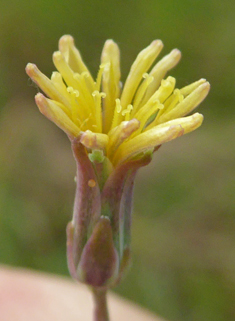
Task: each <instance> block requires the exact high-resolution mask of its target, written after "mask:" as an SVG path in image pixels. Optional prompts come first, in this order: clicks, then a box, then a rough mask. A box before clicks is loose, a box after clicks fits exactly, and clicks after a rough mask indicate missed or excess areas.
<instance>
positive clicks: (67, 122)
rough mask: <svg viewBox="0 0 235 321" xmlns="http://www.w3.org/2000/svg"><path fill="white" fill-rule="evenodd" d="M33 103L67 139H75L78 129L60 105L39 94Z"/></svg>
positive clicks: (78, 132)
mask: <svg viewBox="0 0 235 321" xmlns="http://www.w3.org/2000/svg"><path fill="white" fill-rule="evenodd" d="M35 101H36V104H37V106H38V108H39V110H40V112H41V113H42V114H43V115H44V116H46V117H47V118H48V119H50V120H51V121H52V122H53V123H55V124H56V125H57V126H58V127H60V128H61V129H62V130H63V131H64V132H65V133H66V134H67V135H68V136H69V137H71V138H75V137H77V136H78V135H79V134H80V129H79V128H78V127H77V126H76V125H75V124H74V123H73V122H72V120H71V119H70V118H69V117H68V115H67V114H66V113H65V112H64V111H63V110H62V108H63V107H62V106H61V104H60V103H58V102H55V101H53V100H50V99H47V98H46V97H45V96H43V95H42V94H40V93H39V94H37V95H36V96H35Z"/></svg>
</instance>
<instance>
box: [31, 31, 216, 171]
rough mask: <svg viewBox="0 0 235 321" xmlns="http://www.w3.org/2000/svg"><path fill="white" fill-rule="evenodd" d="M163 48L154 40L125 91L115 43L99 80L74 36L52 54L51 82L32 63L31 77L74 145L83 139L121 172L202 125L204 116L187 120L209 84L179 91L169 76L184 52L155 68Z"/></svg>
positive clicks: (44, 106)
mask: <svg viewBox="0 0 235 321" xmlns="http://www.w3.org/2000/svg"><path fill="white" fill-rule="evenodd" d="M162 48H163V44H162V42H161V40H155V41H153V42H152V43H151V44H150V45H149V46H148V47H147V48H145V49H144V50H142V51H141V52H140V53H139V54H138V56H137V58H136V60H135V61H134V63H133V65H132V66H131V69H130V72H129V75H128V77H127V79H126V82H125V84H124V86H123V87H122V83H121V82H120V53H119V48H118V46H117V44H116V43H115V42H114V41H112V40H107V41H106V42H105V45H104V48H103V51H102V55H101V64H100V68H99V71H98V74H97V78H96V79H95V80H94V79H93V78H92V76H91V74H90V72H89V70H88V69H87V67H86V65H85V64H84V62H83V60H82V58H81V55H80V53H79V51H78V50H77V48H76V47H75V45H74V40H73V38H72V37H71V36H69V35H65V36H63V37H62V38H61V39H60V41H59V51H57V52H55V53H54V54H53V62H54V64H55V66H56V68H57V70H58V72H53V73H52V76H51V79H49V78H47V77H46V76H45V75H44V74H42V73H41V72H40V71H39V69H38V68H37V67H36V66H35V65H34V64H31V63H30V64H28V65H27V67H26V72H27V74H28V75H29V76H30V78H32V80H33V81H34V82H35V83H36V84H37V85H38V86H39V87H40V88H41V89H42V90H43V91H44V93H45V94H46V95H47V96H48V97H49V98H46V97H45V96H43V95H42V94H41V93H39V94H37V95H36V97H35V100H36V103H37V105H38V107H39V109H40V111H41V112H42V113H43V114H44V115H45V116H46V117H47V118H49V119H50V120H51V121H53V122H54V123H55V124H56V125H57V126H59V127H60V128H61V129H62V130H64V131H65V133H66V134H67V135H68V136H69V138H70V139H71V140H73V139H74V138H78V139H79V141H80V142H81V143H82V144H83V145H84V146H85V147H86V148H87V150H88V151H96V150H101V151H102V153H103V154H104V155H105V156H107V157H108V159H109V160H110V161H111V163H112V164H113V166H114V167H116V166H117V165H119V164H122V163H124V162H126V161H129V160H132V159H136V158H139V157H140V158H141V155H144V154H145V153H146V152H147V151H149V150H150V151H151V150H152V151H153V150H154V149H156V148H157V147H158V146H159V145H161V144H162V143H164V142H167V141H170V140H172V139H174V138H176V137H179V136H181V135H183V134H186V133H188V132H191V131H193V130H194V129H196V128H197V127H199V126H200V125H201V123H202V121H203V116H202V115H201V114H199V113H195V114H193V115H191V116H187V117H184V116H185V115H187V114H189V113H190V112H191V111H192V110H193V109H194V108H195V107H197V106H198V105H199V104H200V103H201V102H202V101H203V99H204V98H205V97H206V96H207V94H208V92H209V89H210V84H209V83H208V82H207V81H206V80H205V79H200V80H198V81H196V82H194V83H192V84H191V85H188V86H186V87H184V88H181V89H177V88H175V85H176V80H175V78H173V77H171V76H169V77H167V78H165V79H164V77H165V75H166V73H167V72H168V71H169V70H170V69H172V68H173V67H174V66H175V65H176V64H177V63H178V61H179V60H180V57H181V54H180V51H179V50H177V49H174V50H172V51H171V52H170V53H169V54H168V55H167V56H165V57H163V58H162V59H161V60H160V61H158V62H157V64H156V65H154V66H153V67H152V69H150V68H151V66H152V65H153V63H154V61H155V59H156V58H157V56H158V55H159V53H160V52H161V50H162Z"/></svg>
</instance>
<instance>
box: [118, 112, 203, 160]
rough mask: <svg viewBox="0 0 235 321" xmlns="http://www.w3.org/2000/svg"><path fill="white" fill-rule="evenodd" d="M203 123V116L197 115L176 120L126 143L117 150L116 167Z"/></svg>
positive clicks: (156, 127)
mask: <svg viewBox="0 0 235 321" xmlns="http://www.w3.org/2000/svg"><path fill="white" fill-rule="evenodd" d="M202 121H203V116H202V115H201V114H198V113H196V114H194V115H192V116H188V117H184V118H179V119H174V120H172V121H169V122H167V123H164V124H161V125H158V126H155V127H153V128H152V129H150V130H147V131H145V132H143V133H141V134H140V135H138V136H135V137H134V138H132V139H130V140H128V141H127V142H124V143H123V144H122V145H121V146H120V147H119V149H118V150H117V152H116V154H115V156H114V160H113V163H114V165H115V166H116V165H117V164H119V163H123V162H125V161H127V160H129V159H132V158H134V157H136V156H137V155H138V154H141V153H144V152H145V151H147V150H149V149H151V148H155V147H157V146H159V145H161V144H163V143H166V142H169V141H170V140H173V139H175V138H177V137H180V136H182V135H184V134H187V133H189V132H191V131H193V130H195V129H196V128H198V127H199V126H200V125H201V123H202Z"/></svg>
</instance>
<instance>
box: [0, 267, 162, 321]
mask: <svg viewBox="0 0 235 321" xmlns="http://www.w3.org/2000/svg"><path fill="white" fill-rule="evenodd" d="M108 304H109V307H110V319H111V320H112V321H120V320H122V321H125V320H126V321H127V320H135V321H142V320H145V321H163V319H161V318H158V317H157V316H155V315H153V314H152V313H150V312H148V311H146V310H144V309H142V308H140V307H138V306H137V305H135V304H133V303H131V302H128V301H127V300H124V299H122V298H120V297H118V296H117V295H115V294H113V293H111V294H110V295H109V296H108ZM92 311H93V303H92V297H91V293H90V291H89V289H87V287H86V286H84V285H82V284H80V283H79V284H78V283H75V282H73V281H72V280H70V279H69V278H65V277H59V276H54V275H48V274H43V273H38V272H33V271H30V270H25V269H19V268H18V269H15V268H9V267H5V266H2V267H0V319H1V321H15V320H17V321H32V320H34V321H52V320H54V321H64V320H68V321H83V320H84V321H85V320H86V321H87V320H92Z"/></svg>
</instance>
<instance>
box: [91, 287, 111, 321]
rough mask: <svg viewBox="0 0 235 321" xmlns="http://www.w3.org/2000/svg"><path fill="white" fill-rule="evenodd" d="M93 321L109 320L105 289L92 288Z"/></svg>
mask: <svg viewBox="0 0 235 321" xmlns="http://www.w3.org/2000/svg"><path fill="white" fill-rule="evenodd" d="M92 290H93V291H92V292H93V298H94V299H93V300H94V304H95V308H94V321H109V314H108V308H107V290H106V289H97V288H93V289H92Z"/></svg>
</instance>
